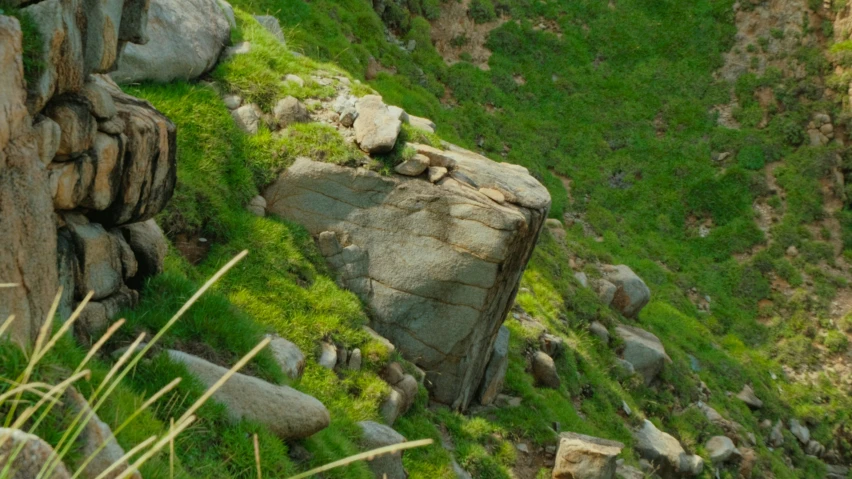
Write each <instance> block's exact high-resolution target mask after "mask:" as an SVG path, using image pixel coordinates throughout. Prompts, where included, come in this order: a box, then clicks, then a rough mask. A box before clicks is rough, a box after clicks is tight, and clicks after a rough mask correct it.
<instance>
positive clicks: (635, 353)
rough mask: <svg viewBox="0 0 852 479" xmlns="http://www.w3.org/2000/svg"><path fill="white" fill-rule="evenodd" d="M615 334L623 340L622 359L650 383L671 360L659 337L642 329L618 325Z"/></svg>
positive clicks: (646, 382)
mask: <svg viewBox="0 0 852 479" xmlns="http://www.w3.org/2000/svg"><path fill="white" fill-rule="evenodd" d="M615 332H616V334H618V336H619V337H621V339H622V340H623V341H624V353H623V356H624V360H625V361H627V362H628V363H630V364H631V365H632V366H633V369H634V370H635V371H636V372H638V373H639V374H641V375H642V377H644V378H645V384H646V385H648V384H651V383H652V382H653V381H654V379H655V378H656V377H657V375H658V374H660V372H662V370H663V367H665V365H666V363H670V362H672V360H671V358H669V355H668V354H666V349H665V347H663V343H662V342H661V341H660V339H659V338H658V337H656V336H654V335H653V334H651V333H649V332H648V331H645V330H644V329H639V328H634V327H632V326H625V325H619V326H617V327H616V328H615Z"/></svg>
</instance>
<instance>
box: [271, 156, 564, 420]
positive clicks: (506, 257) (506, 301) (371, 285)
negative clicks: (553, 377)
mask: <svg viewBox="0 0 852 479" xmlns="http://www.w3.org/2000/svg"><path fill="white" fill-rule="evenodd" d="M413 146H414V147H415V149H416V150H418V152H419V154H418V156H417V157H415V160H411V161H414V162H418V161H419V163H421V164H420V168H419V171H407V170H406V171H405V172H404V174H400V175H393V176H381V175H379V174H378V173H375V172H372V171H369V170H366V169H355V168H348V167H341V166H336V165H331V164H325V163H319V162H315V161H311V160H308V159H299V160H297V161H296V163H295V164H294V165H293V166H292V167H290V168H289V169H288V170H286V171H285V172H284V173H283V174H282V175H281V177H280V178H279V179H278V181H277V182H275V183H274V184H273V185H272V186H271V187H270V188H268V189H267V191H266V192H265V194H264V196H265V197H266V199H267V202H268V209H269V211H271V212H273V213H275V214H277V215H279V216H282V217H285V218H288V219H290V220H293V221H296V222H298V223H300V224H302V225H304V226H305V227H306V228H307V229H308V230H309V231H310V232H311V233H312V234H314V235H318V236H319V241H320V249H321V250H322V252H323V254H324V255H325V256H326V258H327V259H328V261H329V263H330V264H331V265H332V267H334V268H335V269H336V270H337V272H338V274H339V277H340V281H341V282H342V283H343V284H344V285H345V286H346V287H347V288H348V289H350V290H352V291H354V292H355V293H356V294H357V295H359V296H360V297H361V298H362V299H363V300H364V301H365V302H366V303H367V304H368V305H369V307H370V309H371V312H372V316H373V319H374V322H373V327H374V328H375V329H376V330H377V331H378V332H380V333H381V334H382V335H383V336H386V337H387V338H388V339H390V340H391V341H392V342H393V343H394V344H395V345H396V346H397V347H398V348H399V350H400V351H401V352H402V353H403V354H404V355H405V356H406V357H407V358H408V359H409V360H411V361H413V362H415V363H416V364H417V365H418V366H420V367H421V368H423V369H424V370H425V371H426V377H427V387H429V388H430V392H431V393H432V396H433V398H434V399H436V400H438V401H440V402H442V403H445V404H449V405H452V406H453V407H456V408H465V407H467V405H468V403H469V402H470V401H471V399H473V397H474V395H475V394H476V392H477V390H478V388H479V386H480V382H481V381H482V379H483V374H484V371H485V368H486V365H487V363H488V360H489V357H490V355H491V351H492V348H493V345H494V342H495V341H496V338H497V336H498V331H499V329H500V325H501V324H502V323H503V320H504V318H505V316H506V314H507V312H508V309H509V308H510V307H511V305H512V302H513V300H514V297H515V293H516V291H517V287H518V282H519V281H520V277H521V274H522V272H523V269H524V267H525V266H526V263H527V261H528V260H529V257H530V255H531V253H532V250H533V247H534V246H535V242H536V238H537V236H538V234H539V231H540V230H541V227H542V226H543V224H544V220H545V218H546V217H547V212H548V209H549V207H550V196H549V194H548V193H547V190H545V188H544V187H543V186H541V184H539V183H538V182H537V181H536V180H535V179H533V178H532V177H531V176H530V175H529V173H528V172H527V171H526V169H525V168H522V167H519V166H515V165H509V164H499V163H495V162H493V161H491V160H489V159H487V158H484V157H482V156H479V155H476V154H474V153H471V152H468V151H463V150H460V149H454V150H452V149H451V150H450V151H444V150H439V149H436V148H431V147H427V146H422V145H413ZM403 166H406V165H405V164H404V165H401V167H398V169H397V171H398V172H401V173H402V172H403V170H405V168H403ZM427 166H429V167H431V168H433V169H441V170H439V171H441V172H443V173H444V174H446V176H443V175H437V176H436V175H427V174H426V172H425V171H424V168H426V167H427ZM443 169H446V170H443ZM447 171H448V172H449V173H448V174H447V173H446V172H447ZM427 176H432V180H435V181H436V183H433V182H432V181H430V180H429V179H427ZM436 178H437V179H436Z"/></svg>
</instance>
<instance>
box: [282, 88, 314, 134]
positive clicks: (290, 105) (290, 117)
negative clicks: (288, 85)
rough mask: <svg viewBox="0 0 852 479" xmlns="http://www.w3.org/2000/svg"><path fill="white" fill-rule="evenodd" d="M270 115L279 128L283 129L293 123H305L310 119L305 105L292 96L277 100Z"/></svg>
mask: <svg viewBox="0 0 852 479" xmlns="http://www.w3.org/2000/svg"><path fill="white" fill-rule="evenodd" d="M272 113H273V115H274V117H275V121H276V122H277V124H278V127H279V128H285V127H287V126H289V125H292V124H294V123H305V122H307V121H309V120H310V119H311V117H310V115H309V114H308V110H307V108H305V105H303V104H302V103H301V102H300V101H299V100H297V99H296V98H295V97H292V96H288V97H286V98H282V99H281V100H278V103H276V104H275V108H274V109H273V110H272Z"/></svg>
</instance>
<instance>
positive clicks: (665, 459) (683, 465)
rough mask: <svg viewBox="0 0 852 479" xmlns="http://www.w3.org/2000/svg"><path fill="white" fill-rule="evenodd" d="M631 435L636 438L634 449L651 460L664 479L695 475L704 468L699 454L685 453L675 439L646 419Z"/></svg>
mask: <svg viewBox="0 0 852 479" xmlns="http://www.w3.org/2000/svg"><path fill="white" fill-rule="evenodd" d="M633 437H634V439H636V445H635V446H634V447H635V448H636V451H637V452H638V453H639V454H640V455H641V456H642V457H644V458H645V459H647V460H649V461H651V463H652V464H654V465H655V466H656V467H657V468H658V469H659V470H658V473H659V474H660V476H662V477H663V478H664V479H666V478H670V477H671V478H674V477H680V476H697V475H698V474H700V473H701V471H702V470H703V469H704V460H703V459H701V457H700V456H697V455H693V454H687V453H686V451H684V449H683V446H681V445H680V442H678V440H677V439H675V438H674V437H673V436H671V435H670V434H667V433H665V432H663V431H660V430H659V429H657V427H656V426H654V423H652V422H651V421H649V420H647V419H646V420H645V422H644V423H643V424H642V427H641V428H640V429H639V430H637V431H636V432H634V433H633Z"/></svg>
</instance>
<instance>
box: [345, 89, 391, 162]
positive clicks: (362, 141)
mask: <svg viewBox="0 0 852 479" xmlns="http://www.w3.org/2000/svg"><path fill="white" fill-rule="evenodd" d="M355 111H356V113H357V114H358V117H357V118H356V119H355V123H354V125H353V126H354V127H355V141H356V142H358V145H359V146H360V147H361V149H362V150H364V151H366V152H367V153H371V154H372V153H387V152H389V151H391V150H392V149H393V147H394V145H395V144H396V138H397V136H399V130H400V129H401V128H402V122H401V121H400V120H399V118H398V117H394V115H392V114H391V112H390V110H389V109H388V107H387V105H385V104H384V103H383V102H382V97H380V96H378V95H367V96H365V97H363V98H360V99H358V102H357V103H356V105H355Z"/></svg>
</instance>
